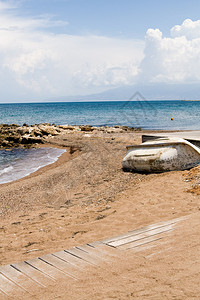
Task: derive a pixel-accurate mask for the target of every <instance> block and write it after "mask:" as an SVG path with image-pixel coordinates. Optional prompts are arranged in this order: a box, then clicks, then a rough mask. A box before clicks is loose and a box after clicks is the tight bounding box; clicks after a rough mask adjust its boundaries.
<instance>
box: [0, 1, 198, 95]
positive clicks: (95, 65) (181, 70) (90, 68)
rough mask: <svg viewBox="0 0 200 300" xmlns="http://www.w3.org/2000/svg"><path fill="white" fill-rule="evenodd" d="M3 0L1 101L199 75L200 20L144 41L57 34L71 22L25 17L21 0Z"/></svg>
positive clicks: (181, 80) (191, 78) (153, 33)
mask: <svg viewBox="0 0 200 300" xmlns="http://www.w3.org/2000/svg"><path fill="white" fill-rule="evenodd" d="M14 3H15V4H14V5H13V2H5V1H1V0H0V91H1V94H0V101H6V100H10V101H15V100H16V101H17V100H18V101H20V100H21V101H25V100H26V99H27V101H30V100H37V101H40V100H43V99H45V98H51V97H54V96H55V97H57V96H67V95H75V94H78V95H81V94H90V93H95V92H100V91H103V90H105V89H109V88H113V87H118V86H123V85H131V84H134V83H142V84H146V83H148V82H169V83H184V84H185V83H190V82H198V81H199V80H200V20H199V21H192V20H189V19H187V20H185V21H184V22H183V23H182V24H181V25H176V26H174V27H173V28H172V29H171V31H170V32H171V36H170V37H164V36H163V34H162V32H161V31H160V30H159V29H151V28H150V29H148V31H147V33H146V37H145V41H137V40H134V39H132V40H131V39H129V40H127V39H114V38H108V37H103V36H95V35H85V36H75V35H74V36H73V35H69V34H58V33H53V32H52V31H51V27H55V26H63V25H64V26H66V22H62V21H60V20H55V17H54V18H53V19H52V18H51V17H50V16H39V17H37V18H36V17H35V18H30V17H29V18H28V17H20V16H19V15H18V14H17V12H19V11H18V10H17V8H16V7H17V6H16V3H17V2H16V1H15V2H14Z"/></svg>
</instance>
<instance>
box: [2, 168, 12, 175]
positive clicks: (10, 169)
mask: <svg viewBox="0 0 200 300" xmlns="http://www.w3.org/2000/svg"><path fill="white" fill-rule="evenodd" d="M12 170H13V167H12V166H10V167H6V168H4V169H3V170H1V171H0V176H1V175H3V174H5V173H9V172H10V171H12Z"/></svg>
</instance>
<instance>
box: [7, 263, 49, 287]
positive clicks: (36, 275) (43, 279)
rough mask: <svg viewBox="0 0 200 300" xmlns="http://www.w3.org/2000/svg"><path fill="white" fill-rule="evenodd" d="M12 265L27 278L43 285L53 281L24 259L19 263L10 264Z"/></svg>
mask: <svg viewBox="0 0 200 300" xmlns="http://www.w3.org/2000/svg"><path fill="white" fill-rule="evenodd" d="M12 266H14V267H15V268H16V269H17V270H19V271H20V272H22V273H23V274H25V275H26V276H28V277H29V278H32V279H33V280H35V281H36V282H38V283H39V284H40V285H42V286H43V287H46V286H47V285H49V284H50V283H52V282H53V279H52V278H51V277H50V276H48V275H46V274H44V273H42V272H41V271H39V270H37V269H35V268H34V267H32V266H30V265H29V264H27V263H26V262H24V261H23V262H20V263H16V264H12Z"/></svg>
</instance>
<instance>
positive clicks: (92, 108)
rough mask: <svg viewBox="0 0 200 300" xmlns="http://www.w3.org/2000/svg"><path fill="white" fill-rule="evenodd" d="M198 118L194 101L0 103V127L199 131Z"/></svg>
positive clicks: (199, 121)
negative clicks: (120, 126)
mask: <svg viewBox="0 0 200 300" xmlns="http://www.w3.org/2000/svg"><path fill="white" fill-rule="evenodd" d="M199 115H200V103H199V101H197V100H193V101H192V100H143V99H141V100H128V101H127V100H123V101H121V100H120V101H119V100H117V101H114V100H110V101H102V100H101V101H96V100H95V101H81V102H80V101H77V102H74V101H73V102H37V103H36V102H33V103H0V123H1V124H18V125H23V124H28V125H34V124H40V123H50V124H56V125H64V124H68V125H86V124H87V125H91V126H115V125H122V126H130V127H135V128H138V127H139V128H142V129H148V130H198V129H200V119H199ZM172 119H173V121H172Z"/></svg>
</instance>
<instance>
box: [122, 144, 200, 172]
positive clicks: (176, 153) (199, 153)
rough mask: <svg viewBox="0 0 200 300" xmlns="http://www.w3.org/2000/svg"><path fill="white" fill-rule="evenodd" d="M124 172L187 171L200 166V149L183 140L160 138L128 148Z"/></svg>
mask: <svg viewBox="0 0 200 300" xmlns="http://www.w3.org/2000/svg"><path fill="white" fill-rule="evenodd" d="M127 150H128V151H127V154H126V156H125V157H124V159H123V161H122V167H123V169H124V170H130V171H137V172H145V173H147V172H165V171H173V170H186V169H190V168H192V167H194V166H196V165H198V164H200V148H198V147H197V146H195V145H193V144H191V143H190V142H188V141H186V140H184V139H181V138H160V139H157V140H153V141H148V142H145V143H142V144H140V145H132V146H127Z"/></svg>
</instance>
